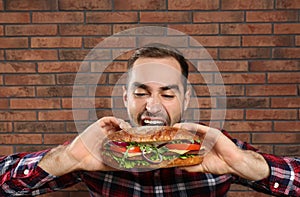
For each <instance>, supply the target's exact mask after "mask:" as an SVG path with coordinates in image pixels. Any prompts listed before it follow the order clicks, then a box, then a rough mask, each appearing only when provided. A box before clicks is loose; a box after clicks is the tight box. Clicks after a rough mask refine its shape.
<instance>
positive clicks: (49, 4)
mask: <svg viewBox="0 0 300 197" xmlns="http://www.w3.org/2000/svg"><path fill="white" fill-rule="evenodd" d="M6 10H57V1H53V0H7V1H6Z"/></svg>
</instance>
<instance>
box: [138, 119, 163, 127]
mask: <svg viewBox="0 0 300 197" xmlns="http://www.w3.org/2000/svg"><path fill="white" fill-rule="evenodd" d="M166 125H167V123H166V122H165V121H163V120H159V119H156V120H154V119H143V120H142V126H166Z"/></svg>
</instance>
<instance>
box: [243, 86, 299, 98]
mask: <svg viewBox="0 0 300 197" xmlns="http://www.w3.org/2000/svg"><path fill="white" fill-rule="evenodd" d="M246 94H247V95H248V96H291V95H296V94H297V87H296V86H293V85H256V86H248V87H246Z"/></svg>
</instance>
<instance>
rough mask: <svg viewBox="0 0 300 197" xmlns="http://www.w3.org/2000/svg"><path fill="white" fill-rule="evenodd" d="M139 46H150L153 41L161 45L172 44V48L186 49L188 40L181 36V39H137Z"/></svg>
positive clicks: (175, 37)
mask: <svg viewBox="0 0 300 197" xmlns="http://www.w3.org/2000/svg"><path fill="white" fill-rule="evenodd" d="M138 41H139V45H141V46H144V45H147V44H151V43H153V42H154V41H155V42H157V43H163V44H169V43H172V44H171V45H172V46H173V47H184V48H188V46H189V45H188V38H187V37H185V36H183V37H178V36H167V37H163V36H162V37H156V36H145V37H141V38H139V40H138Z"/></svg>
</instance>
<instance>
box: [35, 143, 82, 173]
mask: <svg viewBox="0 0 300 197" xmlns="http://www.w3.org/2000/svg"><path fill="white" fill-rule="evenodd" d="M38 166H39V167H41V168H42V169H43V170H45V171H46V172H48V173H49V174H51V175H54V176H62V175H64V174H67V173H70V172H73V171H76V170H79V169H78V162H77V161H76V160H75V159H74V158H73V157H72V156H71V155H70V154H69V153H68V146H65V145H61V146H58V147H56V148H54V149H52V150H51V151H49V152H48V153H47V154H46V155H45V156H44V157H43V159H42V160H41V161H40V162H39V164H38Z"/></svg>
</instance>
